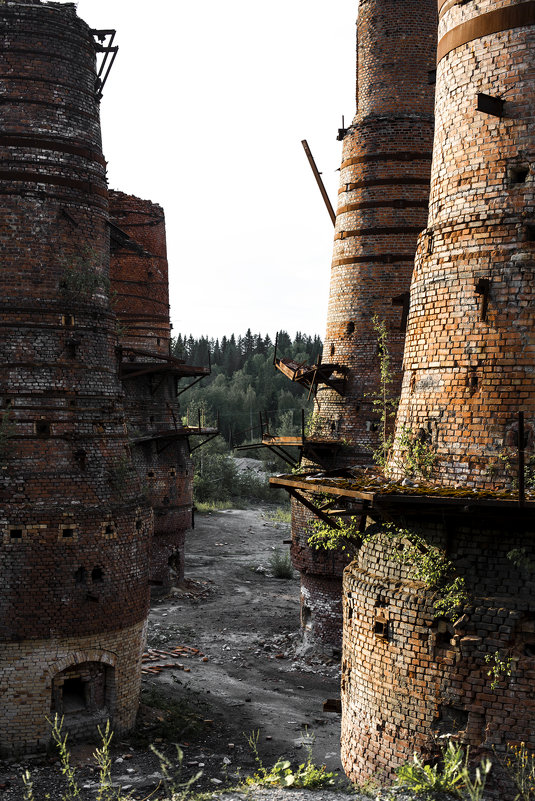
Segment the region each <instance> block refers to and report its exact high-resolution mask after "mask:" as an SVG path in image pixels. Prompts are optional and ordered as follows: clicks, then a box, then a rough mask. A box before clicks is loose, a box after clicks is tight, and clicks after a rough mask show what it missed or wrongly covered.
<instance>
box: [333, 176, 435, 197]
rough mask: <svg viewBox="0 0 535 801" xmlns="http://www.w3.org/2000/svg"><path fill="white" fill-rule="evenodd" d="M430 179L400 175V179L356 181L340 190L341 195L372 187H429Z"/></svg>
mask: <svg viewBox="0 0 535 801" xmlns="http://www.w3.org/2000/svg"><path fill="white" fill-rule="evenodd" d="M429 183H430V179H429V178H415V177H413V176H412V175H400V176H399V178H378V179H376V180H373V179H371V180H369V181H368V180H366V181H356V182H351V183H349V184H346V186H341V187H340V189H339V190H338V194H339V195H343V194H344V193H345V192H354V191H355V189H368V187H372V186H427V187H429Z"/></svg>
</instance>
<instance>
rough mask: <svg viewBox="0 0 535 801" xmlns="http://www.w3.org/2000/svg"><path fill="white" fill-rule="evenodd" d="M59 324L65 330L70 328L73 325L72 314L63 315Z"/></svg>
mask: <svg viewBox="0 0 535 801" xmlns="http://www.w3.org/2000/svg"><path fill="white" fill-rule="evenodd" d="M61 322H62V323H63V325H64V326H65V328H72V327H73V325H74V317H73V315H72V314H64V315H63V317H62V318H61Z"/></svg>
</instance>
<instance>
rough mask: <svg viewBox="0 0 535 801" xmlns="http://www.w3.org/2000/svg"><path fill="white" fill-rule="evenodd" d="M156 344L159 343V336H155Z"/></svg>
mask: <svg viewBox="0 0 535 801" xmlns="http://www.w3.org/2000/svg"><path fill="white" fill-rule="evenodd" d="M156 344H157V345H159V344H160V337H156Z"/></svg>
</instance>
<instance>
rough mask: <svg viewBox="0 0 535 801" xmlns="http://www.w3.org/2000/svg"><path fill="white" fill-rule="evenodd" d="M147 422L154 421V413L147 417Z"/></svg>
mask: <svg viewBox="0 0 535 801" xmlns="http://www.w3.org/2000/svg"><path fill="white" fill-rule="evenodd" d="M149 423H154V415H153V414H151V416H150V417H149Z"/></svg>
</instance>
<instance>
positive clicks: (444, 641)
mask: <svg viewBox="0 0 535 801" xmlns="http://www.w3.org/2000/svg"><path fill="white" fill-rule="evenodd" d="M436 646H437V648H445V649H448V648H451V634H450V633H449V631H439V633H438V634H437V639H436Z"/></svg>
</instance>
